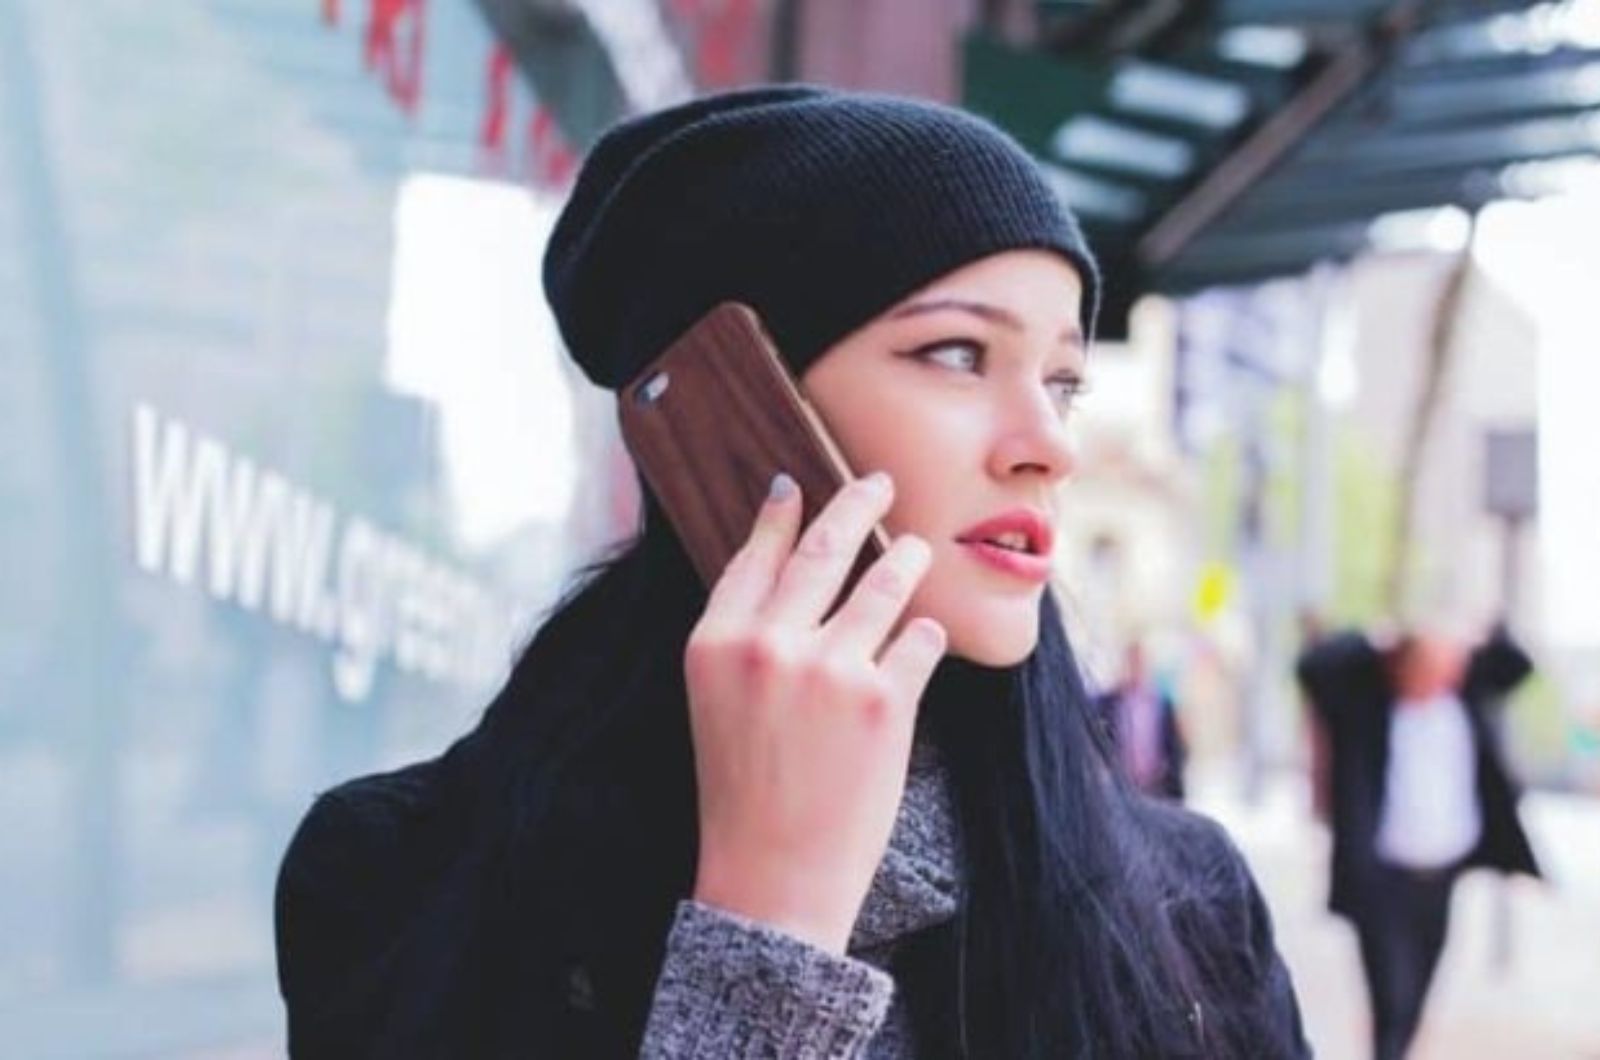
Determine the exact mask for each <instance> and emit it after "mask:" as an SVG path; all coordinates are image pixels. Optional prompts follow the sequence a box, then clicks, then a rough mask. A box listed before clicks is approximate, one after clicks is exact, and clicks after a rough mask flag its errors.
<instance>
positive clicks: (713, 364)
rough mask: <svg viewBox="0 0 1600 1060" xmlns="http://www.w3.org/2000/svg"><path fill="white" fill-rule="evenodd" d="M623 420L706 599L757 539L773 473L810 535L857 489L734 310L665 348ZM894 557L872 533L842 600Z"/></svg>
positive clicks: (791, 384) (641, 379) (745, 318)
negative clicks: (783, 475) (785, 477)
mask: <svg viewBox="0 0 1600 1060" xmlns="http://www.w3.org/2000/svg"><path fill="white" fill-rule="evenodd" d="M618 411H619V417H620V419H621V423H622V437H623V440H624V442H625V444H626V445H627V447H628V451H629V452H630V453H631V454H632V455H633V459H634V461H635V463H637V464H638V466H639V469H640V471H641V473H642V474H643V475H644V478H645V481H646V482H648V483H649V485H650V488H651V490H652V491H653V492H654V493H655V495H656V497H657V499H658V500H660V502H661V506H662V507H663V508H664V509H665V510H666V513H667V517H668V518H669V519H670V520H671V521H672V525H673V527H674V529H676V530H677V532H678V538H679V540H681V541H682V542H683V545H684V548H685V550H686V551H687V552H688V554H689V558H690V559H691V560H692V561H693V563H694V565H695V569H696V570H697V571H698V572H699V574H700V578H701V580H702V581H704V582H705V584H706V586H707V587H709V586H711V585H712V584H713V583H715V582H716V580H717V579H718V578H719V577H721V575H722V570H723V568H724V567H726V566H727V564H728V560H729V559H731V558H732V557H733V554H734V553H735V552H737V551H738V550H739V548H740V547H741V546H742V545H743V544H744V542H745V540H746V539H747V538H748V537H749V536H750V527H751V525H752V524H753V523H754V521H755V517H756V513H757V512H758V511H759V510H760V508H761V505H762V504H763V503H764V502H765V501H766V498H767V493H768V491H769V489H770V488H771V485H772V479H773V477H774V476H775V475H777V474H778V472H780V471H783V472H787V473H788V474H789V475H790V476H791V477H793V478H794V480H795V481H796V482H797V483H799V485H800V493H801V499H802V502H803V507H804V522H805V523H810V521H811V520H812V519H813V518H815V516H816V514H817V512H819V511H820V510H821V509H822V508H823V506H824V505H826V504H827V503H828V501H829V500H831V499H832V498H833V495H834V494H835V493H837V492H838V491H839V489H840V487H842V486H844V485H845V484H846V483H848V482H850V481H852V480H853V479H854V478H855V475H854V473H853V472H852V471H851V470H850V467H849V465H848V464H847V463H846V462H845V459H844V456H843V454H842V453H841V452H840V451H839V447H838V445H837V444H835V442H834V441H833V439H832V438H831V437H830V436H829V434H828V431H827V428H826V427H825V426H824V425H823V422H822V419H821V417H819V416H818V415H817V413H816V410H815V409H813V408H812V407H811V404H810V403H809V402H808V401H807V400H806V399H805V397H804V396H803V395H802V394H801V393H800V390H799V388H798V387H797V386H796V385H795V381H794V379H793V377H791V376H790V374H789V370H788V367H787V366H786V365H785V364H784V363H783V360H782V358H781V357H780V356H779V354H778V350H777V347H776V346H774V345H773V342H772V339H771V338H770V337H769V336H768V335H767V332H766V329H765V328H764V327H763V326H762V324H761V320H760V318H759V317H758V316H757V315H756V313H755V311H754V310H753V309H751V308H750V307H749V306H747V305H743V304H741V303H738V302H725V303H723V304H721V305H719V306H717V307H716V308H714V309H712V310H711V311H710V312H709V313H707V314H706V315H705V316H704V317H702V318H701V319H700V320H699V321H698V322H697V323H695V325H694V326H693V327H691V328H690V329H689V330H688V331H686V332H684V334H683V335H682V336H681V337H680V338H678V339H677V340H676V341H675V342H673V343H672V345H671V346H669V347H667V349H666V351H665V352H664V353H662V354H661V355H660V356H659V357H657V358H656V359H655V360H654V361H652V362H651V363H650V365H649V366H648V367H646V368H645V369H644V370H643V371H642V372H640V373H639V375H638V376H637V377H636V378H635V379H634V380H633V381H632V382H630V383H629V384H628V385H627V386H626V387H624V388H623V390H622V393H621V395H620V397H619V410H618ZM887 547H888V535H887V534H886V533H885V532H884V529H883V527H882V526H881V525H880V526H877V527H874V528H873V532H872V534H871V535H870V536H869V538H868V540H867V542H866V545H865V546H864V547H863V549H862V553H861V555H860V556H859V557H857V560H856V564H855V566H854V567H853V568H852V570H851V574H850V579H849V582H848V583H847V585H846V587H845V589H846V591H848V588H849V585H851V584H854V582H855V579H856V578H857V577H859V576H860V574H861V573H862V572H863V571H864V570H865V569H866V568H867V567H868V566H870V565H871V563H872V561H873V560H875V559H877V558H878V557H879V556H881V555H882V554H883V551H884V549H886V548H887ZM841 596H842V594H841Z"/></svg>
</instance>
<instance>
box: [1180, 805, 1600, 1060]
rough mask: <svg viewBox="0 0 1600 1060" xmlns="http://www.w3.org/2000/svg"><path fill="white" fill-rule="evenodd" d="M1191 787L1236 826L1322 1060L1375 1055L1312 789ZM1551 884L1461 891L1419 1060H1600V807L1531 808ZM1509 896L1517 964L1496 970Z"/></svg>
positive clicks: (1479, 877)
mask: <svg viewBox="0 0 1600 1060" xmlns="http://www.w3.org/2000/svg"><path fill="white" fill-rule="evenodd" d="M1193 780H1195V781H1197V783H1194V784H1192V789H1193V792H1194V794H1193V797H1192V799H1191V805H1192V806H1193V808H1195V809H1197V810H1200V811H1201V812H1203V813H1206V814H1209V815H1210V816H1212V817H1215V818H1216V819H1217V820H1219V821H1221V822H1222V823H1223V824H1224V825H1226V826H1227V827H1228V829H1229V831H1230V832H1232V834H1233V836H1234V839H1235V840H1236V841H1237V842H1238V843H1239V846H1240V847H1241V848H1242V849H1243V850H1244V852H1245V855H1246V857H1247V858H1249V860H1250V863H1251V867H1252V868H1253V869H1254V871H1255V873H1256V878H1257V879H1258V880H1259V881H1260V883H1261V887H1262V890H1263V891H1264V892H1265V894H1266V898H1267V902H1268V904H1269V905H1270V906H1271V907H1272V912H1273V917H1274V919H1275V921H1276V925H1277V930H1278V942H1279V948H1280V949H1281V950H1282V952H1283V955H1284V959H1285V961H1287V962H1288V964H1289V968H1290V971H1291V973H1292V974H1293V976H1294V980H1295V985H1296V987H1297V989H1298V991H1299V994H1300V1003H1301V1008H1302V1011H1303V1013H1304V1016H1305V1020H1306V1032H1307V1034H1308V1035H1309V1036H1310V1038H1311V1043H1312V1045H1313V1046H1314V1047H1315V1049H1316V1054H1317V1056H1318V1057H1319V1058H1321V1060H1366V1058H1367V1056H1368V1049H1367V1033H1368V1032H1367V1009H1366V996H1365V986H1364V985H1363V983H1362V979H1361V969H1360V962H1359V959H1358V957H1357V953H1356V943H1355V936H1354V934H1353V932H1352V931H1351V930H1350V929H1349V927H1348V926H1347V925H1346V924H1345V922H1344V921H1342V920H1340V919H1338V918H1336V917H1334V916H1333V915H1331V914H1330V913H1328V912H1327V910H1326V908H1325V907H1324V905H1323V900H1324V898H1325V896H1326V871H1327V870H1326V864H1327V862H1326V858H1327V843H1328V839H1327V833H1326V830H1325V829H1324V828H1323V827H1322V826H1320V825H1318V824H1317V823H1315V822H1314V821H1313V820H1312V818H1311V815H1310V812H1309V802H1308V798H1307V792H1306V788H1305V784H1304V781H1303V779H1302V778H1301V777H1299V776H1291V775H1284V776H1282V777H1280V778H1276V779H1274V780H1273V781H1272V782H1271V783H1270V784H1269V785H1268V787H1267V790H1266V793H1265V797H1264V798H1263V799H1262V801H1261V803H1260V804H1259V805H1258V806H1254V807H1247V806H1245V805H1244V803H1243V801H1242V799H1241V798H1240V797H1239V793H1238V790H1237V784H1236V783H1234V782H1233V781H1232V779H1231V777H1224V776H1221V775H1216V776H1210V777H1207V776H1204V775H1202V776H1200V777H1195V778H1193ZM1522 814H1523V821H1524V823H1525V824H1526V825H1527V828H1528V831H1529V834H1530V835H1531V836H1532V840H1533V844H1534V848H1535V850H1536V852H1537V854H1538V856H1539V858H1540V862H1541V864H1542V865H1543V867H1544V869H1545V871H1546V874H1547V876H1548V877H1549V884H1548V885H1544V884H1540V883H1537V882H1534V881H1531V880H1526V879H1517V880H1514V881H1511V883H1510V884H1509V885H1508V886H1504V887H1502V885H1501V883H1500V880H1499V878H1498V877H1496V876H1493V875H1491V874H1485V873H1474V874H1472V875H1470V876H1467V877H1466V878H1464V879H1463V880H1462V881H1461V883H1460V884H1459V885H1458V887H1457V889H1456V896H1455V904H1454V907H1453V908H1452V910H1451V916H1452V920H1451V929H1450V941H1449V943H1448V945H1447V946H1446V948H1445V952H1444V956H1443V958H1442V959H1441V962H1440V968H1439V973H1438V978H1437V979H1436V980H1435V981H1434V986H1433V990H1432V993H1431V995H1430V997H1429V1007H1428V1012H1427V1015H1426V1017H1425V1019H1424V1023H1423V1027H1422V1031H1421V1033H1420V1035H1419V1037H1418V1040H1417V1043H1416V1046H1415V1048H1414V1049H1413V1051H1412V1056H1411V1058H1410V1060H1503V1058H1506V1057H1516V1058H1517V1060H1600V801H1597V800H1594V799H1583V798H1578V797H1571V796H1559V795H1545V794H1534V795H1530V796H1528V797H1527V798H1526V799H1525V800H1524V802H1523V806H1522ZM1502 895H1503V896H1504V901H1505V902H1506V903H1507V904H1508V906H1509V909H1510V919H1511V924H1512V930H1511V938H1512V947H1511V950H1512V955H1511V960H1510V963H1509V965H1508V966H1507V967H1505V968H1504V969H1499V968H1497V967H1496V964H1495V960H1494V951H1495V945H1494V942H1495V923H1496V917H1497V906H1498V905H1499V903H1500V902H1501V900H1502Z"/></svg>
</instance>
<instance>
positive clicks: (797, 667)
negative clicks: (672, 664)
mask: <svg viewBox="0 0 1600 1060" xmlns="http://www.w3.org/2000/svg"><path fill="white" fill-rule="evenodd" d="M893 492H894V491H893V485H892V483H891V482H890V481H889V478H888V476H887V475H883V474H878V475H872V476H868V477H867V478H865V479H860V480H858V481H856V482H854V483H852V484H851V485H849V486H847V487H845V488H844V489H843V490H841V491H840V492H839V494H838V496H836V497H835V498H834V499H833V500H832V502H830V503H829V504H828V506H827V507H826V508H825V509H824V510H823V511H822V513H821V514H820V515H819V516H818V517H817V518H816V519H815V520H814V521H813V522H812V524H811V525H810V526H809V527H807V528H806V531H805V534H804V535H803V536H802V537H801V538H800V542H799V545H798V547H796V545H795V536H796V533H797V531H798V529H799V525H800V508H801V506H800V497H799V491H798V489H797V488H796V486H795V485H794V482H793V481H792V480H790V479H788V478H787V476H780V477H779V479H778V480H777V481H775V482H774V483H773V492H772V496H771V498H770V499H769V500H768V501H767V503H766V504H765V505H764V506H763V508H762V510H761V512H760V514H759V515H758V516H757V517H756V523H755V527H754V529H753V530H752V531H751V534H750V538H749V540H748V541H747V542H746V543H745V545H744V547H743V548H742V549H741V550H740V551H739V553H738V554H737V555H735V556H734V558H733V560H732V561H731V562H730V563H729V564H728V567H727V569H726V570H725V571H724V572H723V574H722V577H721V578H720V579H719V580H718V581H717V584H716V585H715V586H714V587H713V589H712V591H711V598H710V600H709V602H708V603H707V605H706V610H705V614H704V615H703V616H701V619H700V621H699V623H698V624H697V625H696V627H695V629H694V632H693V634H691V636H690V637H689V645H688V649H687V651H686V652H685V657H684V672H685V677H686V679H687V683H688V691H689V715H690V727H691V729H692V732H693V736H694V753H695V774H696V778H697V781H698V786H699V814H700V859H699V867H698V871H697V874H696V879H695V890H694V897H695V898H696V899H698V900H700V901H702V902H706V903H707V904H710V905H714V906H717V907H718V908H721V909H726V910H728V911H730V912H733V913H737V914H739V915H741V916H744V917H748V918H750V919H752V920H758V921H762V922H764V923H767V924H771V925H772V926H774V927H776V928H779V929H781V930H783V931H786V932H788V933H790V934H792V935H794V936H796V937H798V938H801V939H804V940H805V941H807V942H810V943H812V944H813V945H817V946H820V947H822V948H824V949H828V950H831V951H833V952H835V953H843V952H844V949H845V944H846V942H848V940H849V938H850V929H851V927H852V926H853V925H854V923H855V919H856V915H857V913H858V912H859V911H860V908H861V903H862V901H863V900H864V899H865V898H866V894H867V888H868V887H869V886H870V885H871V883H872V877H873V874H874V873H875V872H876V871H877V868H878V863H879V862H880V861H881V860H882V858H883V853H884V850H885V849H886V848H887V846H888V843H889V834H890V832H891V831H892V830H893V827H894V821H895V817H896V815H897V814H898V812H899V808H900V798H901V794H902V792H903V790H904V787H905V778H906V768H907V763H908V761H909V758H910V753H911V736H912V730H913V728H914V725H915V721H916V711H917V703H918V700H919V699H920V697H921V695H922V690H923V689H924V688H925V687H926V686H927V683H928V680H929V678H930V677H931V676H932V674H933V671H934V668H935V666H937V664H938V662H939V659H940V657H941V656H942V655H943V654H944V647H945V634H944V630H943V628H942V627H940V626H939V624H938V623H936V622H934V621H933V620H931V619H927V618H918V619H915V620H913V621H911V622H909V623H906V624H905V628H904V629H900V630H898V632H896V631H897V629H898V627H899V626H900V622H901V616H902V612H903V611H904V610H905V607H906V603H907V602H908V601H909V600H910V598H911V594H912V591H913V590H914V589H915V588H916V586H917V583H918V582H919V581H921V579H922V576H923V575H924V574H925V573H926V572H927V569H928V564H929V561H930V552H929V549H928V545H927V543H926V542H925V541H923V540H921V539H920V538H916V537H912V536H910V535H906V536H903V537H901V538H899V539H898V540H897V541H895V542H894V544H893V545H892V546H891V547H890V548H889V549H888V551H887V552H885V553H884V555H883V556H882V557H881V558H880V559H879V560H878V561H877V562H876V563H875V564H874V565H873V566H872V567H871V568H870V569H869V570H868V571H867V573H866V574H865V575H864V576H863V577H862V578H861V580H860V581H859V582H858V583H857V584H856V586H855V588H854V590H853V591H852V592H851V594H850V596H849V598H848V599H847V600H846V601H845V603H844V604H843V605H842V606H841V607H840V608H839V609H838V611H837V612H836V613H834V614H833V615H832V616H831V617H830V618H828V619H827V621H823V619H824V617H825V616H826V615H827V612H828V609H829V606H830V605H831V604H832V602H833V601H834V599H835V598H836V597H837V596H838V593H839V590H840V588H841V587H842V586H843V584H844V582H845V578H846V577H847V575H848V573H849V571H850V568H851V567H852V566H853V565H854V562H855V558H856V556H857V555H858V553H859V552H860V549H861V545H862V543H863V542H864V541H865V539H866V537H867V535H868V533H870V532H871V529H872V527H873V526H874V525H875V524H876V523H877V522H878V521H879V520H880V519H881V518H882V517H883V515H884V513H885V512H886V511H888V509H889V503H890V501H891V500H892V498H893Z"/></svg>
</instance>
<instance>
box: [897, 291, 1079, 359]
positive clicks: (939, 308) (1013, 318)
mask: <svg viewBox="0 0 1600 1060" xmlns="http://www.w3.org/2000/svg"><path fill="white" fill-rule="evenodd" d="M948 310H955V311H957V312H962V313H970V314H972V315H973V316H975V317H979V318H981V319H983V320H987V321H989V322H990V323H991V324H999V325H1001V326H1002V327H1005V328H1009V329H1010V330H1012V331H1018V332H1020V331H1025V330H1026V328H1025V327H1024V325H1023V323H1022V320H1021V318H1019V317H1018V316H1017V315H1016V314H1015V313H1013V312H1011V310H1009V309H1004V308H1002V307H1000V306H997V305H991V304H990V303H988V302H975V301H973V300H971V299H969V298H929V299H925V300H924V301H921V302H913V303H911V304H910V305H906V306H901V307H900V308H899V309H896V310H895V311H894V312H892V313H890V314H889V319H890V320H901V319H904V318H905V317H915V316H922V315H923V314H925V313H941V312H945V311H948ZM1057 341H1058V342H1061V343H1063V344H1067V345H1072V346H1076V347H1078V348H1079V349H1082V348H1083V329H1081V328H1080V327H1078V325H1077V324H1069V325H1067V327H1066V328H1064V329H1063V330H1062V332H1061V335H1060V337H1059V338H1058V339H1057Z"/></svg>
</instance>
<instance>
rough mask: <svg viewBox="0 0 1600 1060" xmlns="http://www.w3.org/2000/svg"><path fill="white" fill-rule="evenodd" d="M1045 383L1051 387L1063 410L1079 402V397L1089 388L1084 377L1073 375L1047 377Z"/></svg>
mask: <svg viewBox="0 0 1600 1060" xmlns="http://www.w3.org/2000/svg"><path fill="white" fill-rule="evenodd" d="M1044 385H1045V387H1046V388H1048V389H1049V391H1050V396H1051V398H1052V400H1054V401H1055V403H1056V406H1057V407H1058V408H1060V409H1061V411H1063V412H1065V411H1067V410H1068V409H1070V408H1072V407H1073V405H1075V404H1077V401H1078V399H1079V398H1080V397H1082V396H1083V395H1084V393H1085V392H1087V391H1088V389H1089V388H1088V385H1087V384H1086V383H1084V381H1083V380H1082V379H1077V378H1072V377H1066V378H1061V379H1046V380H1045V383H1044Z"/></svg>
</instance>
